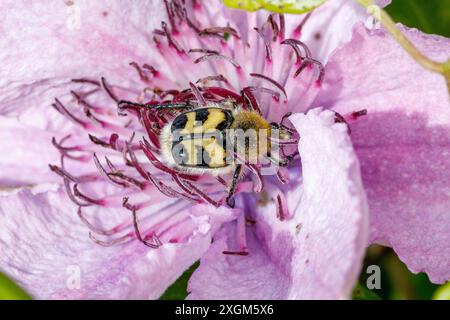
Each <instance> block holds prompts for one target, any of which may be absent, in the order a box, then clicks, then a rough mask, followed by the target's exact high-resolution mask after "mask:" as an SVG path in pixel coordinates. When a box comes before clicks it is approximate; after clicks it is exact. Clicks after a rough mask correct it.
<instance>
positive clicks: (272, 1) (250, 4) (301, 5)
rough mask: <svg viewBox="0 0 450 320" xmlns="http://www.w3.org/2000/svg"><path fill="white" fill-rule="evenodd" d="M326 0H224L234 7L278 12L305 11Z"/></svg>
mask: <svg viewBox="0 0 450 320" xmlns="http://www.w3.org/2000/svg"><path fill="white" fill-rule="evenodd" d="M325 1H326V0H223V2H224V3H225V5H226V6H227V7H230V8H234V9H243V10H247V11H256V10H259V9H266V10H269V11H273V12H278V13H297V14H300V13H305V12H309V11H311V10H313V9H314V8H317V7H318V6H320V5H321V4H323V3H324V2H325Z"/></svg>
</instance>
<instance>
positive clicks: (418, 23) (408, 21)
mask: <svg viewBox="0 0 450 320" xmlns="http://www.w3.org/2000/svg"><path fill="white" fill-rule="evenodd" d="M386 11H387V12H388V13H389V14H390V15H391V17H392V18H393V19H394V20H395V21H396V22H401V23H403V24H404V25H407V26H408V27H412V28H418V29H420V30H422V31H423V32H426V33H434V34H440V35H443V36H446V37H450V28H449V27H448V21H450V0H393V1H392V3H391V4H390V5H389V6H388V7H387V8H386Z"/></svg>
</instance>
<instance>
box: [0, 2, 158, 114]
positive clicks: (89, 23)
mask: <svg viewBox="0 0 450 320" xmlns="http://www.w3.org/2000/svg"><path fill="white" fill-rule="evenodd" d="M0 11H2V12H8V14H7V15H5V16H4V18H3V19H2V20H1V21H0V29H1V30H2V34H3V35H2V37H1V38H0V61H1V64H2V68H1V70H0V88H1V89H0V113H1V114H17V112H18V111H22V110H29V111H30V112H34V113H33V114H34V117H38V116H39V113H38V112H36V108H38V109H39V110H40V111H44V110H48V109H49V108H48V107H49V106H50V104H51V103H52V100H53V98H54V97H56V96H61V95H62V94H63V93H64V94H67V93H68V90H67V88H68V85H70V81H71V79H74V78H79V77H85V76H86V75H89V76H90V77H93V78H94V79H98V78H99V77H100V76H101V75H105V76H107V77H108V79H110V80H112V81H118V80H119V79H120V80H121V82H123V81H126V80H128V79H131V78H132V77H131V76H129V77H127V75H130V74H133V76H134V73H133V72H134V71H133V69H132V68H131V67H130V66H129V65H128V64H129V63H130V62H131V61H133V60H134V61H136V62H145V61H146V57H147V56H148V36H149V35H150V32H151V31H152V30H153V29H154V28H155V27H158V26H159V25H160V22H161V17H163V16H164V15H165V9H164V6H163V2H162V1H157V2H154V1H140V2H130V3H128V2H127V3H125V2H123V1H109V2H108V3H104V2H91V1H76V2H74V1H55V2H36V3H33V5H32V6H30V5H29V3H27V2H24V1H3V2H2V3H1V4H0ZM149 12H151V14H149ZM123 84H124V85H126V83H123ZM44 107H45V108H44ZM40 108H42V109H40Z"/></svg>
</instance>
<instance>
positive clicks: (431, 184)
mask: <svg viewBox="0 0 450 320" xmlns="http://www.w3.org/2000/svg"><path fill="white" fill-rule="evenodd" d="M402 30H403V32H405V34H406V35H407V36H408V37H409V38H410V39H411V40H412V42H413V43H414V44H415V45H416V46H417V47H418V48H419V49H420V51H422V52H423V53H424V54H425V55H427V56H428V57H430V58H432V59H435V60H437V61H445V60H446V59H447V58H448V57H449V56H450V41H449V40H448V39H445V38H442V37H438V36H429V35H425V34H423V33H421V32H419V31H417V30H411V29H406V28H402ZM355 52H358V54H357V55H356V54H355ZM326 70H327V73H326V80H325V83H324V90H323V91H322V92H321V93H320V95H319V97H318V98H317V100H316V102H315V103H314V105H315V106H324V107H327V108H331V109H333V110H336V111H338V112H340V113H342V114H345V113H350V112H352V111H356V110H361V109H367V110H368V115H367V116H366V117H363V118H360V119H359V120H358V121H356V122H355V123H354V124H353V125H352V140H353V143H354V146H355V149H356V151H357V154H358V156H359V158H360V161H361V167H362V175H363V180H364V185H365V187H366V190H367V194H368V197H369V205H370V211H371V226H372V228H371V239H372V241H373V242H376V243H382V244H385V245H388V246H392V247H393V248H394V250H395V251H396V252H397V253H398V255H399V257H400V258H401V259H402V261H404V262H405V263H406V264H407V265H408V267H409V268H410V269H411V270H412V271H413V272H420V271H425V272H426V273H427V274H428V275H429V277H430V279H431V280H432V281H433V282H437V283H442V282H444V281H446V280H449V279H450V260H449V259H448V257H449V256H450V245H449V244H450V215H449V210H450V183H449V181H450V175H449V170H448V169H449V168H450V144H449V141H450V140H449V139H450V103H449V95H448V91H447V87H446V83H445V80H444V78H443V77H442V76H440V75H438V74H435V73H432V72H429V71H427V70H425V69H423V68H422V67H421V66H419V65H418V64H417V63H415V62H414V61H413V60H412V59H411V58H410V57H409V56H408V55H407V54H406V53H405V52H404V51H403V50H402V49H401V48H400V47H399V45H398V44H397V43H396V42H394V41H393V40H392V39H391V37H390V36H389V35H388V34H387V33H386V32H384V31H381V30H380V31H377V32H372V34H371V32H369V31H367V30H366V29H365V28H364V27H363V26H358V27H357V28H356V29H355V31H354V34H353V40H352V42H351V43H349V44H348V45H346V46H344V47H342V48H341V49H340V50H338V51H337V52H336V53H335V54H334V55H333V56H332V57H331V58H330V62H329V64H328V65H327V67H326Z"/></svg>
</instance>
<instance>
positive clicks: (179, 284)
mask: <svg viewBox="0 0 450 320" xmlns="http://www.w3.org/2000/svg"><path fill="white" fill-rule="evenodd" d="M199 264H200V263H199V262H198V261H197V262H196V263H194V264H193V265H192V266H191V267H190V268H189V269H187V270H186V271H185V272H184V273H183V274H182V275H181V277H179V278H178V279H177V281H175V282H174V283H173V284H172V285H171V286H170V287H169V288H167V290H166V292H164V294H163V295H162V296H161V297H160V298H159V299H160V300H184V299H185V298H186V296H187V295H188V292H187V285H188V281H189V279H190V278H191V275H192V273H193V272H194V271H195V269H197V268H198V266H199Z"/></svg>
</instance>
